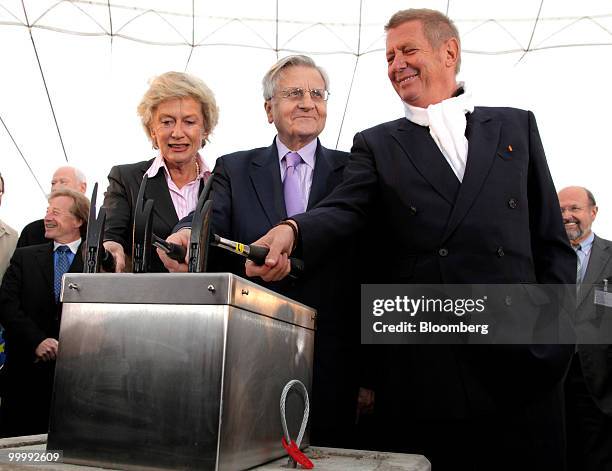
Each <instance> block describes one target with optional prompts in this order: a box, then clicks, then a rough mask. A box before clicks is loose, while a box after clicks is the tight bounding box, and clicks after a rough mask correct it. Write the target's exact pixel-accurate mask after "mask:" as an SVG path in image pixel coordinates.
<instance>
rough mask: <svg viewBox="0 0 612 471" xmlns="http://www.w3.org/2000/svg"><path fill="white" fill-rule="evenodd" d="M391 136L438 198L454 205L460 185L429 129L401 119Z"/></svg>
mask: <svg viewBox="0 0 612 471" xmlns="http://www.w3.org/2000/svg"><path fill="white" fill-rule="evenodd" d="M391 135H392V136H393V137H394V138H395V140H396V141H397V142H398V144H399V145H400V147H401V148H402V150H403V151H404V153H405V154H406V155H407V156H408V158H409V159H410V160H411V162H412V163H413V165H414V166H415V167H416V169H417V170H418V172H419V173H420V174H421V175H422V176H423V178H425V180H427V181H428V182H429V184H430V185H431V186H432V187H433V188H434V190H436V192H438V193H439V194H440V196H442V197H443V198H444V199H445V200H446V201H448V202H449V203H450V204H451V205H452V204H454V203H455V198H456V196H457V191H458V190H459V186H460V183H459V180H458V179H457V176H456V175H455V174H454V173H453V171H452V169H451V167H450V165H448V162H447V161H446V159H445V158H444V155H442V152H440V149H438V146H437V145H436V143H435V142H434V140H433V139H432V137H431V135H430V134H429V128H427V127H423V126H418V125H416V124H414V123H411V122H410V121H408V120H407V119H401V120H400V121H399V124H398V127H397V129H396V130H394V131H391Z"/></svg>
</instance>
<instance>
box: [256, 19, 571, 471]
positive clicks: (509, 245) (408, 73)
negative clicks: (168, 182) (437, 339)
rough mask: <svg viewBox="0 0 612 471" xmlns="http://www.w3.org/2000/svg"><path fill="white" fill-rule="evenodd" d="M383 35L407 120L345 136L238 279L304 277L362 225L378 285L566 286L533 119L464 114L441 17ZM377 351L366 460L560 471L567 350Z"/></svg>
mask: <svg viewBox="0 0 612 471" xmlns="http://www.w3.org/2000/svg"><path fill="white" fill-rule="evenodd" d="M385 30H386V32H387V38H386V54H387V63H388V75H389V79H390V81H391V84H392V85H393V88H394V89H395V90H396V92H397V94H398V95H399V96H400V98H401V99H402V101H403V102H404V104H405V110H406V117H405V118H401V119H398V120H395V121H391V122H388V123H383V124H380V125H378V126H376V127H374V128H371V129H367V130H365V131H362V132H360V133H358V134H357V135H356V136H355V139H354V142H353V148H352V150H351V155H350V157H349V162H348V164H347V167H346V168H345V175H344V181H343V182H342V183H341V184H340V185H339V186H338V187H336V189H335V191H334V192H332V193H331V194H330V195H329V196H328V197H327V198H326V199H325V200H323V201H322V202H321V203H320V204H318V205H317V207H315V208H314V209H312V210H309V211H308V212H306V213H304V214H301V215H295V216H292V217H291V218H290V219H288V220H287V221H285V222H284V223H283V224H282V225H279V226H277V227H275V228H273V229H272V230H271V231H270V232H268V234H266V236H264V237H263V238H261V239H260V240H258V241H257V242H256V243H257V244H262V245H266V246H268V247H270V252H269V254H268V257H267V260H266V264H265V265H264V266H261V267H257V266H255V265H253V264H252V263H251V262H247V274H248V275H249V276H261V277H262V278H263V279H265V280H275V279H280V278H282V277H284V276H286V274H287V273H288V271H289V265H288V263H287V257H288V255H289V254H291V253H292V252H293V251H294V250H295V251H296V253H297V255H298V256H301V257H302V258H303V259H304V261H305V264H306V266H307V267H309V268H313V267H314V268H316V267H317V266H318V265H319V264H320V263H321V262H322V261H324V260H325V259H326V258H327V257H329V254H330V253H331V252H332V251H333V250H334V249H336V250H337V248H338V247H340V246H341V242H342V241H343V240H345V239H347V238H349V237H351V236H353V235H354V234H355V232H356V231H358V230H359V229H361V228H362V227H363V226H364V225H365V224H366V223H367V222H371V221H372V220H373V219H374V218H376V219H375V221H377V222H378V225H377V229H378V230H379V236H380V240H381V241H383V242H384V244H377V245H378V246H377V247H376V250H377V253H376V254H375V258H376V261H377V262H378V265H379V271H378V273H380V276H379V282H381V283H418V284H438V283H439V284H445V283H457V284H458V283H483V284H485V283H486V284H508V283H564V284H565V283H567V284H571V283H573V282H574V281H575V276H576V258H575V254H574V252H573V250H572V249H571V248H570V247H569V244H568V242H567V238H566V236H565V232H564V228H563V223H562V220H561V215H560V213H559V209H558V208H559V207H558V199H557V195H556V192H555V187H554V184H553V181H552V178H551V176H550V172H549V170H548V165H547V163H546V157H545V155H544V149H543V147H542V143H541V140H540V136H539V133H538V129H537V125H536V121H535V118H534V116H533V114H532V113H531V112H529V111H523V110H518V109H513V108H485V107H474V106H473V104H472V103H471V98H470V95H469V94H468V93H467V92H466V91H465V89H464V88H463V86H462V84H460V83H457V81H456V74H457V72H458V70H459V65H460V57H461V48H460V39H459V34H458V32H457V29H456V28H455V26H454V24H453V23H452V21H451V20H450V19H448V18H447V17H446V16H445V15H443V14H441V13H439V12H437V11H433V10H426V9H421V10H404V11H400V12H397V13H396V14H394V15H393V16H392V17H391V19H390V21H389V23H388V24H387V25H386V27H385ZM373 245H374V244H373ZM381 245H382V248H381ZM398 247H400V248H401V250H399V251H398V250H397V248H398ZM385 248H387V252H385ZM355 322H357V321H356V320H355ZM378 347H379V348H378V352H377V364H376V365H375V367H372V368H370V369H371V370H373V371H375V372H377V373H379V374H378V377H377V379H376V380H373V381H372V382H371V383H370V384H368V387H371V388H372V389H374V390H375V393H376V396H375V397H376V402H375V404H374V410H375V414H376V415H377V416H378V419H379V423H381V425H382V430H381V432H380V433H379V434H378V435H379V436H381V437H383V441H382V442H381V444H380V445H379V448H386V449H390V450H393V451H404V452H412V453H422V454H424V455H425V456H426V457H427V458H429V459H430V460H431V462H432V464H433V469H435V470H436V471H441V470H445V469H448V470H464V469H470V470H496V471H498V470H506V469H508V470H510V469H512V470H516V469H521V470H528V469H541V470H543V469H550V470H552V469H555V470H563V469H565V456H564V454H565V453H564V452H565V450H564V428H563V427H564V423H563V407H562V405H563V396H562V379H563V376H564V374H565V371H566V368H567V365H568V362H569V358H570V356H571V353H572V347H571V346H565V345H556V346H555V345H548V346H531V345H515V346H506V345H489V346H485V345H480V346H477V345H462V346H458V345H454V346H453V345H424V346H421V345H413V346H402V345H391V346H383V345H379V346H378ZM364 384H365V383H364Z"/></svg>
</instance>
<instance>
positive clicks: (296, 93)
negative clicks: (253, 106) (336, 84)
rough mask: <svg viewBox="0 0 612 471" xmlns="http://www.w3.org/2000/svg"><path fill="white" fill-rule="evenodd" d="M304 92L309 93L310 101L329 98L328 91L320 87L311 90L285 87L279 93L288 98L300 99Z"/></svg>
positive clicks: (302, 97)
mask: <svg viewBox="0 0 612 471" xmlns="http://www.w3.org/2000/svg"><path fill="white" fill-rule="evenodd" d="M306 92H308V93H309V94H310V98H311V99H312V101H327V99H328V98H329V92H328V91H327V90H322V89H320V88H315V89H313V90H304V89H303V88H286V89H285V90H281V91H280V93H279V95H280V96H281V97H282V98H286V99H288V100H292V101H302V100H303V99H304V95H305V94H306Z"/></svg>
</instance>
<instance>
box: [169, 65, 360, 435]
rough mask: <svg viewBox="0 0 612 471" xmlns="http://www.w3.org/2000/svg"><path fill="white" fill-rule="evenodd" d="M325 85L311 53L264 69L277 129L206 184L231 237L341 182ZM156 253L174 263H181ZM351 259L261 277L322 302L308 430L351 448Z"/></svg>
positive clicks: (300, 208) (299, 207) (219, 264)
mask: <svg viewBox="0 0 612 471" xmlns="http://www.w3.org/2000/svg"><path fill="white" fill-rule="evenodd" d="M328 90H329V79H328V77H327V74H326V73H325V71H324V70H323V69H322V68H321V67H319V66H317V65H316V64H315V62H314V61H313V60H312V59H311V58H309V57H306V56H302V55H294V56H289V57H285V58H283V59H281V60H280V61H278V62H277V63H276V64H274V65H273V66H272V67H271V68H270V70H268V72H267V73H266V74H265V76H264V78H263V95H264V100H265V101H264V108H265V111H266V116H267V119H268V122H269V123H273V124H274V126H275V127H276V130H277V135H276V137H275V139H274V142H273V143H272V145H271V146H269V147H261V148H257V149H251V150H246V151H241V152H236V153H233V154H229V155H224V156H222V157H219V158H218V159H217V162H216V165H215V169H214V170H213V173H214V175H215V176H214V182H213V192H212V199H213V218H212V225H213V231H214V232H215V233H217V234H219V235H221V236H223V237H227V238H229V239H232V240H238V241H244V242H251V241H253V240H256V239H258V238H259V237H261V236H262V235H263V234H265V233H266V232H267V231H268V230H269V229H271V228H272V227H273V226H274V225H276V224H277V223H279V222H280V221H282V220H283V219H285V218H287V217H290V216H292V215H294V214H298V213H302V212H304V211H306V210H307V209H310V208H312V207H314V206H315V205H316V204H317V203H318V202H319V201H321V200H322V199H323V198H324V197H325V196H327V195H328V194H329V193H330V192H331V190H332V189H333V188H334V187H335V186H336V185H338V183H340V181H341V180H342V173H343V170H344V166H345V164H346V161H347V153H346V152H339V151H336V150H330V149H327V148H325V147H323V146H322V145H321V142H320V141H319V139H318V136H319V134H320V133H321V132H322V131H323V128H324V127H325V119H326V116H327V99H328V96H329V92H328ZM188 233H189V232H188V231H185V230H182V231H179V232H178V233H176V234H173V235H172V236H170V237H169V238H168V240H171V241H173V242H179V243H182V244H183V245H187V240H188ZM345 248H346V247H343V249H345ZM214 250H216V249H213V251H214ZM343 251H344V250H343ZM344 253H346V251H344ZM158 254H159V256H160V258H161V259H162V261H163V262H164V264H165V265H166V268H168V269H169V270H170V271H181V270H182V271H184V270H185V269H186V265H185V264H180V265H179V264H178V263H176V262H174V261H173V260H170V259H168V258H167V257H166V256H165V255H164V254H163V253H161V252H160V251H158ZM348 265H349V264H348V263H347V262H346V261H340V260H334V261H331V262H330V263H329V264H328V265H327V266H326V267H324V268H322V269H320V270H317V271H316V272H315V273H314V274H312V273H310V274H307V275H306V276H304V277H303V278H302V279H300V280H296V281H291V282H285V281H283V282H279V283H265V286H267V287H268V288H270V289H272V290H274V291H277V292H279V293H282V294H284V295H286V296H288V297H290V298H292V299H295V300H297V301H300V302H303V303H304V304H307V305H309V306H312V307H314V308H316V309H317V310H318V318H317V334H316V336H315V337H316V340H315V360H314V377H313V396H314V397H313V407H312V428H311V440H312V443H315V444H317V445H328V446H350V443H348V442H347V440H349V437H350V436H351V432H350V427H351V424H352V423H354V421H355V407H356V399H357V387H356V386H357V385H356V382H357V381H356V379H355V377H356V375H355V374H354V373H352V372H351V368H356V363H357V362H356V361H355V355H354V354H353V353H352V352H353V350H354V349H356V346H357V345H358V344H359V332H358V330H357V329H358V327H359V326H358V324H359V322H358V314H357V312H358V309H359V306H356V308H355V310H354V312H352V314H353V316H352V318H351V319H350V320H347V317H348V314H349V312H348V309H349V306H348V305H347V299H356V298H358V296H357V291H356V293H355V295H354V296H347V295H346V289H347V286H348V284H349V282H350V277H351V276H352V273H351V271H350V269H348ZM209 271H230V272H232V273H235V274H237V275H240V276H244V260H242V259H241V258H240V257H235V256H233V255H231V254H222V253H216V252H213V253H211V258H210V259H209ZM259 282H260V283H262V284H263V283H264V282H263V281H261V280H259ZM344 313H347V314H346V315H345V314H344ZM355 316H357V317H355ZM350 329H354V330H355V332H352V331H351V330H350Z"/></svg>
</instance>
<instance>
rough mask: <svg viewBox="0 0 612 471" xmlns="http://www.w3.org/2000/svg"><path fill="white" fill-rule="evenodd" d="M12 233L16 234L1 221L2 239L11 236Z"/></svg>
mask: <svg viewBox="0 0 612 471" xmlns="http://www.w3.org/2000/svg"><path fill="white" fill-rule="evenodd" d="M12 232H15V231H14V230H13V228H12V227H11V226H9V225H8V224H7V223H5V222H4V221H3V220H2V219H0V237H2V236H4V235H5V234H8V235H10V234H11V233H12Z"/></svg>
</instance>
